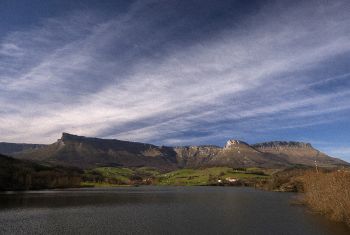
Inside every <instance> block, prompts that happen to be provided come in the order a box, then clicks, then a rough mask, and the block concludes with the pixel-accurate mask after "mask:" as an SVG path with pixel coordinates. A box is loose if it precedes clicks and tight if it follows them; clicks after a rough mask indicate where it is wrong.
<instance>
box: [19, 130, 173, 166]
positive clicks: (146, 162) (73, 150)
mask: <svg viewBox="0 0 350 235" xmlns="http://www.w3.org/2000/svg"><path fill="white" fill-rule="evenodd" d="M16 157H17V158H20V159H30V160H37V161H45V162H48V163H51V164H60V165H70V166H76V167H81V168H91V167H97V166H124V167H143V166H148V167H156V168H160V169H166V170H170V169H175V168H176V167H177V162H176V152H175V151H174V150H173V148H170V147H159V146H155V145H151V144H144V143H137V142H129V141H121V140H114V139H99V138H90V137H84V136H77V135H71V134H68V133H63V134H62V137H61V139H59V140H57V142H55V143H53V144H51V145H48V146H46V147H45V148H40V149H37V150H32V151H27V152H23V153H21V154H18V155H16Z"/></svg>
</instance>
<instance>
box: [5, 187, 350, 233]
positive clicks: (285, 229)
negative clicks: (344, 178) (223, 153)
mask: <svg viewBox="0 0 350 235" xmlns="http://www.w3.org/2000/svg"><path fill="white" fill-rule="evenodd" d="M295 197H296V194H294V193H276V192H265V191H260V190H255V189H253V188H244V187H242V188H240V187H156V186H144V187H120V188H87V189H67V190H43V191H28V192H15V193H1V194H0V233H1V234H75V235H77V234H293V235H296V234H332V235H334V234H349V230H348V228H347V227H346V226H345V225H343V224H339V223H335V222H332V221H328V220H327V219H325V218H323V217H321V216H319V215H315V214H313V213H311V212H309V211H308V210H307V209H306V208H305V207H303V206H298V205H293V203H292V202H293V200H295Z"/></svg>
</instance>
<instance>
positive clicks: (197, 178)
mask: <svg viewBox="0 0 350 235" xmlns="http://www.w3.org/2000/svg"><path fill="white" fill-rule="evenodd" d="M266 177H268V176H267V175H261V174H254V173H252V172H246V171H240V170H234V169H232V168H229V167H212V168H205V169H181V170H176V171H172V172H168V173H166V174H162V175H160V176H159V184H160V185H208V184H211V183H216V182H217V180H218V179H226V178H235V179H239V180H243V179H253V178H266Z"/></svg>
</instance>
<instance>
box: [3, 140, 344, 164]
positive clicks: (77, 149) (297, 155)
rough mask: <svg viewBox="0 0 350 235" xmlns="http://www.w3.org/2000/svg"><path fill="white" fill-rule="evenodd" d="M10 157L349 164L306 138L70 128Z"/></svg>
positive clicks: (89, 161)
mask: <svg viewBox="0 0 350 235" xmlns="http://www.w3.org/2000/svg"><path fill="white" fill-rule="evenodd" d="M0 147H1V146H0ZM0 153H1V148H0ZM13 156H14V157H16V158H19V159H28V160H32V161H40V162H47V163H51V164H58V165H67V166H75V167H80V168H92V167H97V166H123V167H142V166H147V167H155V168H160V169H164V170H172V169H176V168H201V167H213V166H229V167H266V168H285V167H289V166H292V165H296V164H301V165H308V166H312V165H314V164H315V160H316V161H317V163H318V165H319V166H321V167H322V166H338V165H348V164H349V163H347V162H345V161H342V160H340V159H337V158H332V157H330V156H328V155H326V154H324V153H322V152H320V151H319V150H316V149H314V148H313V147H312V145H311V144H309V143H304V142H296V141H289V142H287V141H271V142H265V143H258V144H253V145H250V144H248V143H246V142H244V141H241V140H234V139H230V140H228V141H227V142H226V144H225V146H224V147H219V146H215V145H200V146H176V147H168V146H156V145H153V144H147V143H140V142H131V141H123V140H117V139H101V138H95V137H85V136H78V135H73V134H69V133H63V134H62V137H61V138H60V139H58V140H57V141H56V142H55V143H53V144H50V145H45V146H41V147H40V148H33V149H27V150H25V151H22V152H15V153H14V154H13Z"/></svg>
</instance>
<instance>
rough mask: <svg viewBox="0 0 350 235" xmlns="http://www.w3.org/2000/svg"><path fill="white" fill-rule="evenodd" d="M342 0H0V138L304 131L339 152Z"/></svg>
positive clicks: (344, 122) (345, 29)
mask: <svg viewBox="0 0 350 235" xmlns="http://www.w3.org/2000/svg"><path fill="white" fill-rule="evenodd" d="M349 12H350V2H349V1H345V0H344V1H256V2H254V1H249V4H247V1H231V0H230V1H225V0H222V1H214V0H212V1H204V0H198V1H187V0H186V1H151V0H150V1H143V0H142V1H68V0H67V1H63V0H59V1H50V0H47V1H35V0H33V1H25V0H23V1H20V0H17V1H16V0H2V1H0V133H1V137H0V138H1V139H0V140H1V141H7V142H32V143H51V142H54V141H55V140H56V139H57V138H59V137H60V134H61V132H69V133H74V134H79V135H86V136H97V137H104V138H118V139H124V140H131V141H143V142H149V143H154V144H159V145H190V144H217V145H221V146H222V145H223V144H224V143H225V142H226V140H227V139H231V138H233V139H242V140H244V141H247V142H249V143H256V142H262V141H270V140H296V141H305V142H310V143H311V144H313V145H314V146H315V147H317V148H319V149H321V150H322V151H324V152H326V153H328V154H330V155H332V156H338V157H341V158H343V159H345V160H348V161H350V134H349V133H350V121H349V116H350V89H349V88H350V27H349V25H350V14H349Z"/></svg>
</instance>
